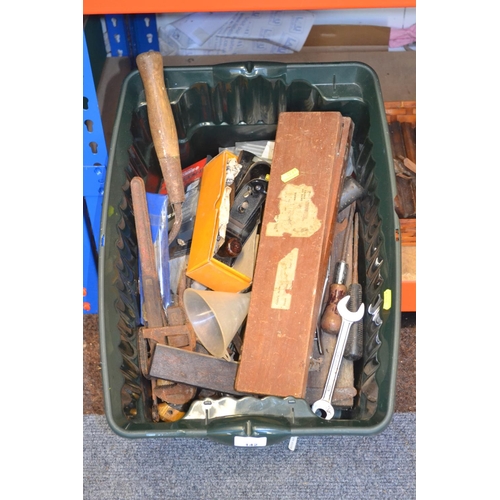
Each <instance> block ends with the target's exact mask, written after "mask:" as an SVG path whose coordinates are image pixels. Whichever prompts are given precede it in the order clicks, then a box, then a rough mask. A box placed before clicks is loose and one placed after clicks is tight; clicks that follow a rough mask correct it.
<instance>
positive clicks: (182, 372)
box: [150, 344, 247, 396]
mask: <svg viewBox="0 0 500 500" xmlns="http://www.w3.org/2000/svg"><path fill="white" fill-rule="evenodd" d="M237 368H238V363H237V362H235V361H227V360H225V359H219V358H215V357H214V356H210V355H207V354H203V353H200V352H190V351H187V350H182V349H177V348H175V347H170V346H166V345H161V344H158V345H157V346H156V349H155V352H154V356H153V360H152V362H151V372H150V373H151V375H154V376H155V377H159V378H165V379H169V380H174V381H176V382H181V383H184V384H188V385H193V386H197V387H203V388H205V389H211V390H213V391H216V392H222V393H227V394H233V395H236V396H246V395H247V394H244V393H241V392H238V391H236V390H235V388H234V379H235V377H236V370H237Z"/></svg>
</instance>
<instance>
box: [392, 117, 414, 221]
mask: <svg viewBox="0 0 500 500" xmlns="http://www.w3.org/2000/svg"><path fill="white" fill-rule="evenodd" d="M389 134H390V137H391V147H392V156H393V162H394V171H395V173H396V188H397V196H396V199H395V200H394V202H395V209H396V213H397V214H398V217H399V218H400V219H413V218H415V217H416V214H417V127H416V125H415V124H413V123H411V122H407V121H404V122H400V121H398V120H392V121H390V122H389Z"/></svg>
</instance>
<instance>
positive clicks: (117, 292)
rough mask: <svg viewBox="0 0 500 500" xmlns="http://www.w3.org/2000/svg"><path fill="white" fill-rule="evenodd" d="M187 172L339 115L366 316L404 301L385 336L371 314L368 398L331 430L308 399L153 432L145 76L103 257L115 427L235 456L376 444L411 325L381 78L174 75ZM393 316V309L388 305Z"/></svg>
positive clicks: (131, 102)
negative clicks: (349, 149)
mask: <svg viewBox="0 0 500 500" xmlns="http://www.w3.org/2000/svg"><path fill="white" fill-rule="evenodd" d="M164 74H165V79H166V84H167V89H168V93H169V97H170V100H171V103H172V108H173V112H174V117H175V119H176V125H177V130H178V137H179V146H180V152H181V162H182V166H183V167H186V166H188V165H190V164H192V163H193V162H195V161H197V160H200V159H202V158H204V157H206V155H212V156H215V155H216V154H217V153H218V148H219V147H227V146H233V145H234V143H235V142H237V141H250V140H263V139H267V140H272V139H274V137H275V133H276V124H277V119H278V114H279V113H280V112H282V111H339V112H341V113H342V114H343V115H344V116H349V117H351V118H352V119H353V121H354V125H355V128H354V136H353V152H354V160H355V162H354V163H355V172H356V176H357V180H358V181H360V182H361V184H362V185H363V186H364V187H365V188H366V192H367V194H366V196H365V197H364V198H363V200H361V201H358V210H359V212H360V238H361V241H360V252H361V255H364V260H363V259H361V262H360V266H359V281H360V283H361V284H362V286H363V294H364V296H363V300H364V303H365V306H368V305H369V304H372V303H374V302H375V300H376V298H377V297H378V296H379V295H380V296H382V297H383V296H384V293H385V294H386V295H385V297H386V298H387V297H388V295H387V294H390V296H391V297H392V304H391V307H390V308H389V309H387V310H385V309H384V310H381V314H380V317H381V320H382V321H381V325H378V324H376V323H375V322H374V321H372V317H371V316H370V315H369V314H365V319H364V335H365V350H364V356H363V358H362V360H361V361H357V362H355V365H354V368H355V376H356V382H357V384H356V385H357V386H358V387H359V395H358V396H357V397H356V400H355V405H354V407H353V409H352V410H350V411H343V412H341V413H340V414H339V415H340V416H339V417H337V418H336V417H334V418H333V419H332V420H330V421H326V420H323V419H321V418H319V417H317V416H316V415H315V414H313V413H312V411H311V409H310V406H309V404H308V403H307V402H306V401H305V400H303V399H296V398H292V397H289V398H278V397H264V398H258V397H244V398H241V399H240V398H236V397H223V398H221V399H206V400H196V401H194V402H193V403H192V404H191V407H190V409H189V411H188V412H187V413H186V415H185V416H184V417H183V418H182V419H180V420H178V421H177V422H173V423H164V422H160V423H153V422H152V421H151V420H150V419H148V416H147V415H148V412H147V411H146V410H145V402H144V401H143V392H142V388H143V386H142V383H143V381H141V375H140V370H139V367H138V365H137V349H136V334H137V330H138V327H139V324H140V308H139V288H138V262H137V253H138V249H137V240H136V236H135V226H134V219H133V216H132V214H131V209H130V207H131V199H130V189H129V180H130V178H131V177H132V176H133V175H134V174H133V173H132V171H131V168H130V166H129V153H128V149H129V147H130V146H131V145H132V144H133V145H134V146H135V148H136V149H137V150H138V151H140V154H141V155H142V156H143V157H144V159H145V161H146V163H147V164H148V165H149V168H151V169H155V171H156V172H159V166H158V160H157V158H156V154H155V152H154V148H153V145H152V141H151V137H150V135H149V125H148V121H147V108H146V103H145V94H144V87H143V84H142V80H141V77H140V75H139V73H138V72H137V71H135V72H132V73H131V74H130V75H128V76H127V78H126V79H125V81H124V82H123V85H122V89H121V95H120V100H119V104H118V110H117V115H116V121H115V125H114V129H113V135H112V140H111V146H110V151H109V163H108V173H107V178H106V188H105V194H104V203H103V211H102V213H103V215H102V222H101V238H100V242H101V248H100V251H99V329H100V345H101V361H102V377H103V387H104V406H105V413H106V417H107V421H108V423H109V425H110V427H111V428H112V429H113V431H114V432H116V433H117V434H118V435H120V436H123V437H125V438H148V437H157V438H158V437H191V438H209V439H212V440H215V441H219V442H222V443H225V444H230V445H235V444H237V445H240V444H242V445H246V446H258V445H271V444H274V443H277V442H280V441H282V440H284V439H288V438H290V437H292V436H298V437H300V436H313V435H361V436H366V435H374V434H377V433H379V432H381V431H383V430H384V429H385V428H386V426H387V425H388V424H389V422H390V421H391V418H392V415H393V411H394V397H395V386H396V371H397V359H398V349H399V334H400V319H401V314H400V313H401V244H400V241H399V238H398V234H399V220H398V218H397V216H396V213H395V211H394V197H395V196H396V183H395V175H394V170H393V165H392V160H391V158H392V152H391V146H390V138H389V132H388V127H387V122H386V118H385V111H384V103H383V98H382V93H381V89H380V84H379V81H378V77H377V75H376V73H375V72H374V71H373V69H371V68H370V67H369V66H367V65H365V64H363V63H359V62H340V63H326V64H278V63H266V62H258V63H251V62H250V63H241V64H222V65H215V66H203V67H199V66H198V67H178V68H165V69H164ZM384 304H385V305H387V304H388V301H387V300H386V301H385V303H384Z"/></svg>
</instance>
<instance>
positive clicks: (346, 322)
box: [312, 295, 365, 420]
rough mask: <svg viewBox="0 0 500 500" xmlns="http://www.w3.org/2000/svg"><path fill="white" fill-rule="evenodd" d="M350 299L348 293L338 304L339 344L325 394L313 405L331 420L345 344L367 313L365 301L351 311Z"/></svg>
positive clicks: (327, 379)
mask: <svg viewBox="0 0 500 500" xmlns="http://www.w3.org/2000/svg"><path fill="white" fill-rule="evenodd" d="M349 299H350V295H346V296H345V297H343V298H342V299H341V300H340V301H339V303H338V304H337V311H338V313H339V314H340V316H341V318H342V324H341V325H340V331H339V334H338V337H337V344H336V345H335V350H334V351H333V357H332V362H331V364H330V369H329V371H328V376H327V378H326V384H325V388H324V390H323V396H321V399H318V401H316V402H315V403H314V404H313V405H312V411H313V412H314V413H315V414H316V415H318V417H322V418H324V419H325V420H331V419H332V418H333V415H334V413H335V410H334V409H333V406H332V402H331V401H332V396H333V390H334V388H335V384H336V382H337V378H338V375H339V370H340V363H341V362H342V357H343V355H344V350H345V345H346V343H347V338H348V337H349V330H350V329H351V325H352V324H353V323H356V321H359V320H360V319H361V318H362V317H363V315H364V314H365V305H364V304H363V303H362V304H361V305H360V306H359V309H358V310H357V311H355V312H351V311H349V309H347V303H348V302H349Z"/></svg>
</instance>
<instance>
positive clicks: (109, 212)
mask: <svg viewBox="0 0 500 500" xmlns="http://www.w3.org/2000/svg"><path fill="white" fill-rule="evenodd" d="M114 213H115V209H114V208H113V207H112V206H111V205H110V206H109V207H108V217H111V216H112V215H113V214H114Z"/></svg>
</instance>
